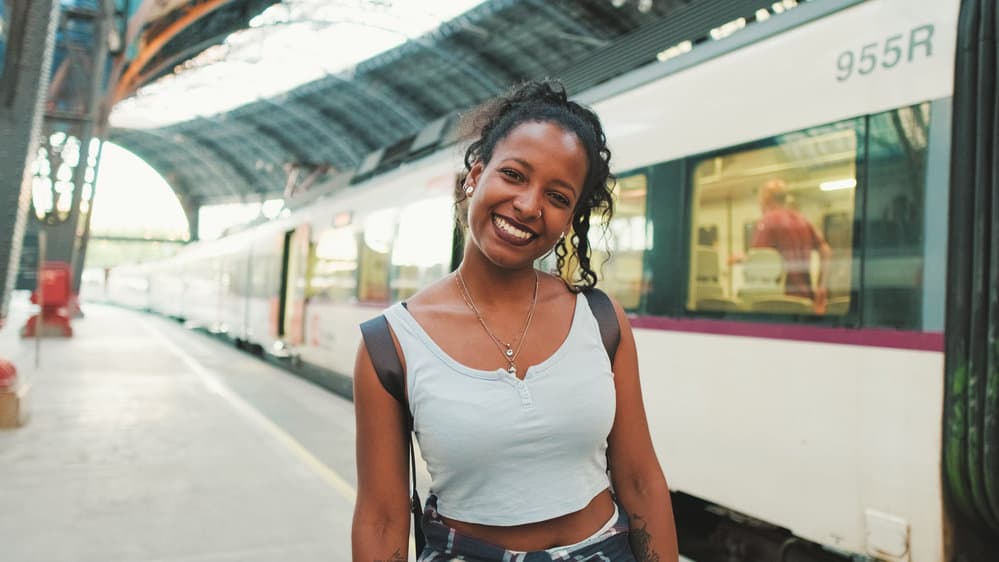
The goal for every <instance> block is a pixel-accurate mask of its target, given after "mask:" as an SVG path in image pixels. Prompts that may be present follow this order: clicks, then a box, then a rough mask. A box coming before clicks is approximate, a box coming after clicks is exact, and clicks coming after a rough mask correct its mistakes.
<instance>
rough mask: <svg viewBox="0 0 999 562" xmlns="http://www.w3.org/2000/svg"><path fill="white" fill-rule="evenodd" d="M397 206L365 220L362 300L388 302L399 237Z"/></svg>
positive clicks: (359, 297) (361, 271)
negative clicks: (391, 267)
mask: <svg viewBox="0 0 999 562" xmlns="http://www.w3.org/2000/svg"><path fill="white" fill-rule="evenodd" d="M398 216H399V211H398V210H397V209H385V210H382V211H377V212H374V213H372V214H371V215H368V217H367V218H366V219H365V220H364V231H363V236H362V244H361V253H360V272H359V276H358V277H359V284H358V299H359V300H360V301H361V302H375V303H386V302H388V301H389V299H390V297H391V295H390V294H389V265H390V257H391V253H392V241H393V239H394V238H395V230H396V218H397V217H398Z"/></svg>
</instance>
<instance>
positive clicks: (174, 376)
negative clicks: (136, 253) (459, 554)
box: [0, 294, 356, 562]
mask: <svg viewBox="0 0 999 562" xmlns="http://www.w3.org/2000/svg"><path fill="white" fill-rule="evenodd" d="M27 312H28V305H27V303H26V300H25V295H23V294H21V295H16V296H15V300H14V302H13V306H12V314H11V317H10V318H9V319H8V324H7V326H6V327H5V328H4V329H3V330H2V331H0V357H4V358H6V359H8V360H12V361H13V362H14V363H15V365H17V367H18V369H19V373H20V377H21V379H22V381H23V382H25V383H27V384H29V385H30V390H29V392H28V394H27V397H26V400H25V402H26V403H25V405H24V406H25V409H26V412H27V416H28V417H27V420H26V421H27V423H26V424H25V425H24V426H23V427H21V428H19V429H14V430H3V431H0V560H2V561H4V562H35V561H38V562H64V561H65V562H76V561H79V562H90V561H93V562H98V561H99V562H110V561H134V562H153V561H156V562H168V561H169V562H195V561H198V562H208V561H211V562H216V561H242V562H263V561H287V562H296V561H303V562H309V561H319V560H322V561H324V562H331V561H346V560H349V559H350V536H349V533H350V518H351V512H352V509H353V497H354V486H355V482H356V480H355V476H354V464H353V463H354V461H353V457H354V451H353V442H354V435H353V411H352V406H351V404H350V403H349V402H348V401H346V400H343V399H341V398H339V397H336V396H334V395H332V394H330V393H328V392H326V391H324V390H321V389H319V388H317V387H315V386H313V385H311V384H309V383H307V382H305V381H303V380H301V379H298V378H296V377H294V376H290V375H289V374H288V373H285V372H283V371H280V370H279V369H276V368H274V367H271V366H268V365H266V364H264V363H263V362H260V361H257V360H255V359H253V358H251V357H250V356H248V355H245V354H243V353H241V352H239V351H237V350H235V349H234V348H231V347H229V346H226V345H223V344H221V343H219V342H216V341H214V340H212V339H210V338H206V337H204V336H202V335H199V334H196V333H192V332H189V331H187V330H184V329H183V328H181V327H180V326H179V325H177V324H176V323H172V322H170V321H168V320H164V319H160V318H157V317H153V316H147V315H142V314H138V313H134V312H129V311H125V310H121V309H117V308H113V307H105V306H100V305H85V307H84V312H85V313H86V318H83V319H79V320H76V321H74V329H75V330H76V336H75V337H73V338H72V339H68V340H54V339H51V340H50V339H46V340H43V341H42V343H41V356H40V364H39V366H38V367H37V368H36V367H35V366H34V350H35V342H34V341H32V340H21V339H20V338H19V337H18V330H19V328H20V326H22V325H23V323H24V320H25V317H26V315H27Z"/></svg>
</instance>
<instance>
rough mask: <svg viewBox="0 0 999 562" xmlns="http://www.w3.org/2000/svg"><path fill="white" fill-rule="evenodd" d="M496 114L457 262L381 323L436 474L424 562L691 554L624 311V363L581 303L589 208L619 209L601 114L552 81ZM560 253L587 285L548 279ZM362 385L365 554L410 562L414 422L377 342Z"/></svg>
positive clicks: (517, 95) (357, 531) (478, 162)
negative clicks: (375, 363)
mask: <svg viewBox="0 0 999 562" xmlns="http://www.w3.org/2000/svg"><path fill="white" fill-rule="evenodd" d="M486 119H487V121H486V123H485V125H484V126H483V127H482V128H481V133H480V137H479V139H478V140H477V141H475V142H474V143H472V144H471V145H470V146H469V148H468V150H467V152H466V154H465V166H466V170H467V175H466V178H465V181H464V185H463V192H464V195H465V197H464V199H465V200H464V201H463V202H464V203H465V204H466V205H467V221H465V222H466V226H467V229H468V235H469V238H470V242H469V243H468V244H466V247H465V253H464V258H463V261H462V263H461V266H460V267H459V268H458V270H457V271H456V272H455V273H454V274H452V275H450V276H448V277H446V278H444V279H442V280H441V281H439V282H437V283H435V284H433V285H431V286H430V287H427V288H426V289H424V290H422V291H420V292H419V293H417V294H416V295H414V296H413V297H412V298H411V299H409V300H408V301H407V302H406V303H405V306H403V305H395V306H393V307H391V308H390V309H389V310H387V311H386V313H385V316H386V318H387V319H388V321H389V325H390V326H391V328H392V332H393V335H394V336H395V338H396V343H397V347H398V351H399V355H400V357H401V358H402V361H403V362H404V370H405V371H406V387H407V392H408V399H409V404H410V408H411V412H412V414H413V417H414V426H415V432H416V435H417V438H418V439H419V443H420V448H421V451H422V453H423V456H424V458H425V460H426V461H427V467H428V469H429V471H430V474H431V477H432V479H433V483H432V485H431V493H432V494H434V495H432V496H431V497H430V498H429V500H428V502H427V511H426V515H425V516H424V523H423V526H424V531H425V533H426V535H427V541H428V543H427V546H426V548H425V549H424V551H423V552H422V553H421V554H420V559H421V560H439V559H451V558H455V557H458V556H461V557H463V558H464V559H465V560H481V561H487V560H497V561H499V560H523V559H524V557H523V556H522V555H524V554H525V553H526V554H527V555H528V556H529V558H527V559H529V560H538V559H540V560H551V559H577V557H580V558H578V559H587V558H588V557H590V556H593V557H594V559H595V560H596V559H604V560H608V559H609V560H614V561H628V560H636V559H637V560H639V561H662V562H666V561H674V560H677V557H678V554H677V545H676V533H675V529H674V526H673V515H672V509H671V506H670V498H669V490H668V488H667V485H666V480H665V478H664V476H663V473H662V470H661V468H660V466H659V463H658V461H657V459H656V455H655V452H654V451H653V447H652V441H651V438H650V436H649V429H648V423H647V421H646V417H645V410H644V406H643V404H642V397H641V389H640V385H639V379H638V360H637V355H636V351H635V341H634V338H633V336H632V333H631V330H630V328H629V324H628V321H627V318H626V316H625V315H624V312H623V311H622V309H621V307H620V305H619V304H617V303H616V302H615V303H614V308H615V310H616V313H617V320H618V324H619V325H620V328H621V337H620V342H619V344H618V348H617V350H616V353H615V354H614V357H615V358H614V361H613V365H611V362H610V359H609V357H608V353H607V351H606V350H605V349H604V347H603V345H602V343H601V339H600V333H599V327H598V325H597V321H596V319H595V318H594V316H593V314H592V313H591V311H590V310H589V307H588V304H587V299H586V298H584V297H583V295H582V294H581V291H583V290H586V289H589V288H592V287H593V286H594V285H595V284H596V275H595V273H594V271H593V269H592V267H591V264H590V260H589V258H590V250H589V244H588V242H587V238H586V236H587V232H588V230H589V225H590V216H591V213H592V212H594V211H597V212H603V213H604V214H605V215H606V218H608V219H609V218H610V216H609V215H610V213H611V211H612V200H611V193H610V185H611V184H610V182H609V179H610V174H609V160H610V151H609V150H608V149H607V147H606V142H605V137H604V133H603V129H602V127H601V125H600V122H599V120H598V119H597V117H596V115H595V114H594V113H593V112H591V111H589V110H588V109H586V108H584V107H582V106H580V105H578V104H576V103H575V102H571V101H568V100H567V98H566V94H565V91H564V89H563V88H562V87H561V86H560V85H558V84H554V83H550V82H541V83H537V82H535V83H528V84H525V85H523V86H521V87H519V88H518V89H516V90H514V91H513V92H511V93H510V94H509V95H508V96H507V97H506V98H504V99H502V100H499V102H498V103H496V104H494V105H493V106H492V108H491V111H489V112H487V114H486ZM553 248H554V251H555V253H556V256H557V258H558V263H559V268H558V269H559V271H564V270H565V267H564V266H565V265H566V264H567V263H570V264H573V265H574V267H575V269H578V271H579V272H580V273H579V279H577V280H575V281H574V282H570V281H566V280H563V279H561V278H559V277H556V276H553V275H549V274H546V273H541V272H539V271H537V270H535V268H534V263H535V261H536V260H538V259H539V258H541V257H543V256H545V255H546V254H547V253H549V252H550V251H552V250H553ZM567 260H568V262H567ZM354 385H355V386H354V401H355V411H356V416H357V474H358V494H357V504H356V508H355V512H354V526H353V534H352V536H353V559H354V561H355V562H359V561H363V562H373V561H378V560H406V558H407V545H408V543H409V540H408V536H409V511H408V507H409V506H408V502H407V499H408V490H409V482H408V472H407V470H408V464H409V463H408V459H407V456H408V454H407V437H408V436H407V434H406V432H405V430H404V429H401V428H405V427H406V419H405V418H404V416H405V413H404V412H402V411H401V410H400V409H399V408H398V407H397V404H396V402H395V400H394V399H393V398H392V397H391V396H390V394H389V393H388V392H387V391H386V390H385V389H384V388H383V387H382V386H381V384H380V383H379V381H378V378H377V375H376V373H375V372H374V369H373V367H372V364H371V359H370V357H369V356H368V352H367V349H366V348H365V346H364V345H363V344H362V345H361V348H360V349H359V351H358V356H357V363H356V366H355V373H354ZM608 465H609V467H610V471H609V474H608V470H607V469H608ZM612 490H613V493H612ZM518 555H521V556H518ZM598 555H599V556H598Z"/></svg>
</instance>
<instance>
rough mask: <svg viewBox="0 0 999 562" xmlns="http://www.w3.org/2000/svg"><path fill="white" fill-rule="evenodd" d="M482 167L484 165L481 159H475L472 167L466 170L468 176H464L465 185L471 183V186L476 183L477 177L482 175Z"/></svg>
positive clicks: (477, 182)
mask: <svg viewBox="0 0 999 562" xmlns="http://www.w3.org/2000/svg"><path fill="white" fill-rule="evenodd" d="M483 168H485V165H484V164H483V163H482V160H476V161H475V163H474V164H472V168H471V169H470V170H468V176H466V179H465V185H471V186H472V187H475V186H476V185H478V184H479V178H480V177H482V170H483Z"/></svg>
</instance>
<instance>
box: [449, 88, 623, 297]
mask: <svg viewBox="0 0 999 562" xmlns="http://www.w3.org/2000/svg"><path fill="white" fill-rule="evenodd" d="M531 122H550V123H554V124H557V125H559V126H560V127H562V128H563V129H565V130H566V131H568V132H571V133H573V134H575V135H576V138H578V139H579V141H580V143H581V144H582V145H583V147H584V148H585V150H586V159H587V162H588V167H587V170H586V180H585V182H584V184H583V192H582V194H581V195H580V197H579V200H578V201H577V203H576V208H575V210H574V211H573V215H572V232H571V235H569V236H566V237H565V238H563V239H562V240H560V241H559V242H558V244H556V245H555V257H556V263H557V266H558V270H559V273H560V274H561V273H563V272H566V271H567V266H574V267H572V269H576V270H578V271H577V274H578V279H568V280H566V283H567V284H568V285H569V287H570V288H571V289H572V290H574V291H580V290H586V289H590V288H592V287H595V286H596V284H597V274H596V272H594V270H593V268H592V266H591V264H590V257H591V249H590V241H589V238H588V235H589V232H590V217H591V215H592V214H593V212H594V211H597V212H599V213H600V214H601V216H602V217H603V224H604V225H605V228H606V225H607V224H609V223H610V219H611V217H612V216H613V214H614V200H613V198H612V195H611V191H612V190H613V187H614V176H612V175H611V173H610V157H611V153H610V150H609V149H608V148H607V138H606V136H605V135H604V130H603V126H602V125H601V124H600V119H599V118H598V117H597V114H596V113H594V112H593V111H592V110H590V109H589V108H587V107H584V106H582V105H580V104H578V103H576V102H574V101H570V100H569V96H568V95H567V94H566V91H565V87H564V86H563V85H562V84H561V83H560V82H558V81H555V80H541V81H531V82H525V83H523V84H520V85H518V86H515V87H514V88H513V89H511V90H510V91H509V92H508V93H507V94H506V95H505V96H503V97H500V98H497V99H495V100H492V101H491V102H487V103H486V104H485V105H483V106H482V107H481V108H480V109H479V111H478V112H476V114H475V123H474V129H473V130H474V131H475V133H474V134H475V135H476V136H477V137H478V138H477V140H475V141H474V142H472V143H471V144H470V145H469V146H468V149H467V150H466V151H465V174H466V175H467V174H468V172H469V171H471V169H472V166H473V165H475V163H476V162H478V161H481V162H482V163H483V164H488V163H489V160H490V159H491V158H492V156H493V150H495V148H496V145H497V144H498V143H499V142H500V141H502V140H503V139H504V138H506V136H507V135H509V134H510V131H512V130H513V129H514V128H515V127H517V126H518V125H521V124H523V123H531ZM460 185H461V184H460V183H459V186H460ZM456 195H457V202H456V203H457V205H459V207H460V206H461V204H462V203H463V202H464V200H465V199H466V198H467V195H465V193H464V192H463V191H461V190H460V189H459V190H458V191H457V194H456ZM459 214H460V213H459ZM570 247H571V251H570Z"/></svg>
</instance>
